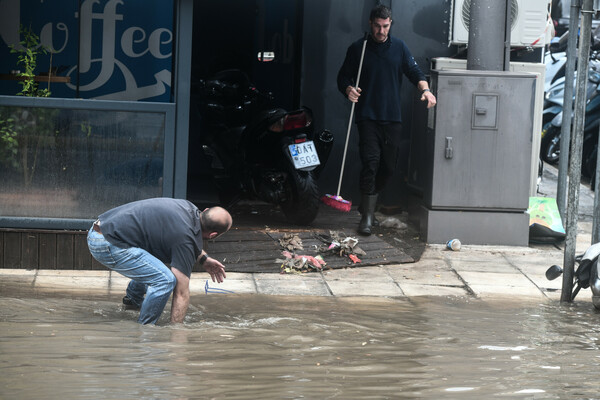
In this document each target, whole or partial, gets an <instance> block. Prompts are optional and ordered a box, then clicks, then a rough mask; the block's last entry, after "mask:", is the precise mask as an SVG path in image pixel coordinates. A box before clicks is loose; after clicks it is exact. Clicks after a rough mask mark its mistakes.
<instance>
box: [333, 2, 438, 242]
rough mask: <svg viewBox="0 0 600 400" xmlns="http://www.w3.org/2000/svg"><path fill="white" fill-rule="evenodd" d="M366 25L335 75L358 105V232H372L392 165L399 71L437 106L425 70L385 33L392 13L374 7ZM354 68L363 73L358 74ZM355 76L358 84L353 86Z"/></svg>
mask: <svg viewBox="0 0 600 400" xmlns="http://www.w3.org/2000/svg"><path fill="white" fill-rule="evenodd" d="M369 25H370V27H371V31H370V35H369V36H368V37H366V38H365V40H366V47H363V45H364V44H365V43H364V42H363V40H358V41H356V42H354V43H352V44H351V45H350V47H348V51H347V52H346V58H345V60H344V64H343V65H342V67H341V68H340V71H339V73H338V77H337V84H338V89H339V90H340V92H341V93H342V94H343V95H344V97H347V98H348V99H349V100H350V101H351V102H353V103H356V118H355V121H356V125H357V127H358V134H359V153H360V159H361V163H362V169H361V171H360V182H359V184H360V193H361V205H360V210H361V213H362V217H361V220H360V224H359V226H358V232H359V233H360V234H362V235H370V234H371V227H372V225H373V221H374V215H373V213H374V212H375V205H376V203H377V196H378V194H379V193H380V192H381V191H382V190H383V188H384V187H385V185H386V183H387V182H388V181H389V179H390V178H391V177H392V175H393V173H394V169H395V168H396V164H397V159H398V155H399V147H398V145H399V142H400V139H401V137H402V118H401V115H400V114H401V112H400V106H401V102H400V90H401V88H402V78H403V75H405V76H406V77H407V78H408V80H409V81H410V82H411V83H412V84H413V85H415V86H416V87H417V89H418V90H419V91H420V92H421V100H422V101H426V102H427V108H431V107H433V106H435V104H436V98H435V96H434V95H433V93H431V91H430V90H429V84H428V83H427V81H426V79H425V74H423V72H422V71H421V69H420V68H419V66H418V65H417V63H416V62H415V59H414V58H413V56H412V55H411V53H410V51H409V49H408V47H407V46H406V44H405V43H404V42H403V41H402V40H400V39H398V38H395V37H392V36H390V35H389V32H390V27H391V26H392V11H391V10H390V9H389V8H388V7H386V6H384V5H378V6H375V8H373V9H372V10H371V14H370V17H369ZM363 48H364V51H363ZM358 71H362V72H361V74H360V76H358ZM359 80H360V87H358V85H356V82H357V81H359ZM349 123H352V121H350V122H349ZM348 131H349V130H348Z"/></svg>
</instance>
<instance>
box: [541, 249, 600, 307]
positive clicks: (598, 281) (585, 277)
mask: <svg viewBox="0 0 600 400" xmlns="http://www.w3.org/2000/svg"><path fill="white" fill-rule="evenodd" d="M598 256H600V243H596V244H594V245H592V246H590V247H588V249H587V250H586V251H585V253H583V254H582V255H579V256H577V257H576V258H575V261H576V262H577V263H578V267H577V270H576V271H575V275H574V280H575V281H574V283H575V285H574V287H573V291H572V292H571V300H575V297H576V296H577V294H578V293H579V291H580V290H581V289H587V288H588V287H589V288H590V289H591V291H592V303H593V304H594V307H595V308H596V309H597V310H600V277H599V276H598ZM562 273H563V269H562V268H561V267H560V266H559V265H553V266H551V267H550V268H548V270H546V279H548V280H554V279H556V278H558V277H559V276H561V275H562Z"/></svg>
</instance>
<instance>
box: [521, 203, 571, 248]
mask: <svg viewBox="0 0 600 400" xmlns="http://www.w3.org/2000/svg"><path fill="white" fill-rule="evenodd" d="M527 213H528V214H529V242H530V243H557V242H561V241H563V240H564V239H565V228H564V227H563V224H562V219H561V217H560V213H559V212H558V206H557V205H556V200H555V199H553V198H551V197H530V198H529V208H528V209H527Z"/></svg>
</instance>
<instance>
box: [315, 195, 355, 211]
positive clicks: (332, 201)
mask: <svg viewBox="0 0 600 400" xmlns="http://www.w3.org/2000/svg"><path fill="white" fill-rule="evenodd" d="M321 201H322V202H323V203H324V204H325V205H327V206H329V207H331V208H335V209H336V210H339V211H343V212H349V211H350V208H351V207H352V202H351V201H349V200H344V199H343V198H342V196H334V195H332V194H326V195H325V196H323V197H321Z"/></svg>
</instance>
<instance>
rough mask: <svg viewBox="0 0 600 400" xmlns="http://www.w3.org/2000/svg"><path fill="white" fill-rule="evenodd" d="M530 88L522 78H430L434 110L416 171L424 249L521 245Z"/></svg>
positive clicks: (447, 73) (531, 81) (485, 74)
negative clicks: (452, 243)
mask: <svg viewBox="0 0 600 400" xmlns="http://www.w3.org/2000/svg"><path fill="white" fill-rule="evenodd" d="M535 84H536V77H535V75H533V74H527V73H514V72H496V71H473V70H468V71H464V70H434V71H432V79H431V86H432V90H433V92H434V93H435V94H436V96H437V101H438V103H437V106H436V107H434V108H432V109H430V110H429V111H428V113H427V129H426V137H425V138H424V139H425V140H422V141H421V143H422V145H423V146H424V149H421V151H420V152H418V153H419V154H420V155H421V157H420V160H419V162H418V165H420V167H418V168H419V169H420V171H416V172H418V173H419V174H420V176H421V178H422V184H423V185H422V189H423V193H422V194H423V210H422V218H421V232H422V234H425V236H426V241H427V242H428V243H444V242H445V241H447V240H449V239H451V238H459V239H460V240H461V241H462V242H463V243H465V244H496V245H523V246H526V245H527V244H528V233H529V228H528V227H529V216H528V214H527V213H526V210H527V208H528V205H529V169H530V165H531V147H532V129H533V116H534V115H533V114H534V98H535ZM422 139H423V138H422ZM413 150H414V149H413Z"/></svg>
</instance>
